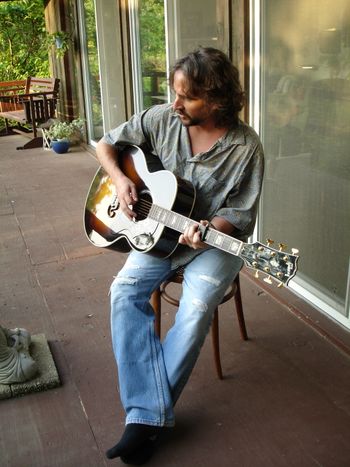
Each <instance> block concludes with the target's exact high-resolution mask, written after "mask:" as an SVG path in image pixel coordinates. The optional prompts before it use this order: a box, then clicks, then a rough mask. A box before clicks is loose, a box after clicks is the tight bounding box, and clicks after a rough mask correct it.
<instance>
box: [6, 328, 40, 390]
mask: <svg viewBox="0 0 350 467" xmlns="http://www.w3.org/2000/svg"><path fill="white" fill-rule="evenodd" d="M30 342H31V337H30V334H29V332H28V331H26V330H25V329H22V328H16V329H6V328H3V327H2V326H0V384H13V383H24V382H25V381H28V380H30V379H32V378H33V377H34V376H35V375H36V373H37V372H38V366H37V364H36V362H35V361H34V360H33V359H32V357H31V356H30V353H29V346H30Z"/></svg>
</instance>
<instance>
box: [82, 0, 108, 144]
mask: <svg viewBox="0 0 350 467" xmlns="http://www.w3.org/2000/svg"><path fill="white" fill-rule="evenodd" d="M94 7H95V18H96V4H95V2H94ZM77 12H78V25H79V36H80V45H81V47H80V56H81V62H82V70H83V72H82V78H83V89H84V102H85V116H86V122H87V137H88V144H90V145H91V146H93V147H96V145H97V141H95V140H93V139H92V138H91V135H92V134H93V121H92V114H91V109H92V100H91V95H92V93H91V89H90V80H89V77H88V70H89V60H88V56H87V49H86V46H85V44H86V31H85V20H84V18H85V12H84V1H83V0H78V2H77ZM96 29H97V24H96ZM96 32H97V31H96ZM97 52H98V51H97ZM102 104H103V99H102ZM102 121H103V126H104V124H105V123H104V112H103V107H102Z"/></svg>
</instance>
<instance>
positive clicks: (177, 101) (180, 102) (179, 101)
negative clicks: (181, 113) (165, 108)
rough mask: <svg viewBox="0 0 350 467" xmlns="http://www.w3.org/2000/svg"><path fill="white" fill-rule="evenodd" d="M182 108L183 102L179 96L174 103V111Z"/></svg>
mask: <svg viewBox="0 0 350 467" xmlns="http://www.w3.org/2000/svg"><path fill="white" fill-rule="evenodd" d="M181 107H182V101H181V99H180V98H179V97H178V96H176V97H175V99H174V102H173V109H174V110H177V109H180V108H181Z"/></svg>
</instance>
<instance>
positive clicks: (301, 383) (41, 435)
mask: <svg viewBox="0 0 350 467" xmlns="http://www.w3.org/2000/svg"><path fill="white" fill-rule="evenodd" d="M23 141H24V138H23V137H21V136H19V135H14V136H9V137H2V138H1V139H0V226H1V229H0V235H1V236H0V239H1V242H0V247H1V256H0V284H1V286H0V323H1V324H2V325H3V326H5V327H8V328H11V327H25V328H27V329H28V330H29V331H30V332H31V333H33V334H36V333H45V335H46V338H47V339H48V341H49V344H50V347H51V350H52V353H53V356H54V359H55V362H56V366H57V369H58V371H59V374H60V377H61V380H62V383H63V384H62V386H61V387H59V388H56V389H52V390H48V391H45V392H40V393H36V394H30V395H26V396H24V397H20V398H16V399H7V400H3V401H0V414H1V415H0V466H1V467H19V466H23V467H53V466H55V467H77V466H84V467H99V466H108V465H116V466H117V465H122V463H121V461H120V460H118V459H117V460H114V461H108V460H107V459H106V458H105V456H104V452H105V450H106V449H107V448H109V447H110V446H111V445H113V444H114V443H115V442H116V441H117V440H118V438H119V436H120V434H121V433H122V431H123V424H124V420H123V418H124V417H123V411H122V408H121V405H120V402H119V397H118V391H117V380H116V369H115V363H114V359H113V355H112V349H111V341H110V334H109V304H108V288H109V284H110V282H111V280H112V277H113V275H115V273H116V271H117V270H118V269H119V267H120V266H121V265H122V263H123V262H124V256H123V255H122V254H118V253H114V252H109V251H107V250H99V249H96V248H94V247H93V246H91V245H90V244H89V243H88V242H87V240H86V239H85V238H84V234H83V230H82V210H83V205H84V201H85V195H86V192H87V189H88V185H89V183H90V181H91V179H92V176H93V174H94V173H95V170H96V169H97V162H96V160H95V159H94V157H93V156H92V155H91V154H89V153H88V152H84V151H79V150H74V151H73V152H71V153H68V154H64V155H56V154H54V153H52V152H50V151H44V150H41V149H28V150H27V151H16V146H18V145H19V144H22V142H23ZM242 293H243V306H244V310H245V317H246V322H247V328H248V334H249V336H250V340H249V341H247V342H243V341H241V339H240V335H239V330H238V326H237V323H236V316H235V313H233V312H232V310H231V309H230V306H231V304H230V303H228V304H225V305H224V306H223V307H222V308H221V311H220V331H221V347H222V364H223V371H224V375H225V379H224V380H223V381H219V380H218V379H217V378H216V374H215V370H214V362H213V358H212V357H213V356H212V351H211V342H210V339H208V340H207V342H206V343H205V345H204V348H203V351H202V353H201V356H200V358H199V361H198V363H197V365H196V367H195V369H194V372H193V374H192V376H191V379H190V381H189V384H188V385H187V387H186V388H185V391H184V393H183V396H182V398H181V399H180V400H179V402H178V404H177V407H176V416H177V425H176V427H175V428H174V429H171V430H169V433H168V435H167V437H166V438H165V439H164V440H163V444H162V445H161V446H160V447H159V449H158V450H157V452H156V454H155V456H154V457H153V459H152V460H151V461H150V462H149V464H148V465H150V466H154V467H164V466H167V467H177V466H179V467H180V466H181V467H190V466H191V467H192V466H198V467H199V466H200V467H207V466H208V467H209V466H210V467H212V466H213V465H216V466H220V467H226V466H227V467H235V466H237V467H294V466H295V467H312V466H315V467H316V466H317V467H320V466H323V467H346V466H348V465H350V443H349V430H350V359H349V354H347V352H348V351H349V349H350V337H349V333H348V332H347V331H344V330H342V329H340V328H339V326H337V325H335V324H334V323H332V322H331V321H330V320H328V319H327V318H325V317H322V316H321V315H320V314H319V313H317V312H315V310H313V309H312V308H311V307H310V306H308V305H306V304H305V303H303V301H302V300H301V299H298V298H296V297H295V296H294V295H292V294H291V293H288V292H284V294H282V295H278V294H277V292H276V291H275V290H274V294H277V295H271V294H270V293H269V291H268V290H267V289H265V288H263V286H262V284H261V283H259V282H256V281H255V280H254V279H252V278H251V276H250V275H248V274H243V275H242ZM296 313H297V314H296ZM173 316H174V309H173V307H172V306H170V305H166V304H164V303H163V326H165V327H166V326H168V325H169V323H170V322H171V320H172V319H173ZM309 323H313V324H315V325H316V324H317V326H318V329H317V330H315V328H314V327H311V326H310V325H309ZM334 344H337V345H338V347H337V346H336V345H334Z"/></svg>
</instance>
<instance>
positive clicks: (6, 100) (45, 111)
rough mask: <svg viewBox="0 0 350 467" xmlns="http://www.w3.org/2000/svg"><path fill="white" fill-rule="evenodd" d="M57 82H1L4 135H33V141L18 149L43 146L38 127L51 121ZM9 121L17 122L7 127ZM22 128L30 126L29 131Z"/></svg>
mask: <svg viewBox="0 0 350 467" xmlns="http://www.w3.org/2000/svg"><path fill="white" fill-rule="evenodd" d="M59 82H60V80H59V79H57V78H36V77H30V78H28V79H27V80H25V81H23V80H19V81H18V82H16V81H7V82H6V81H3V82H0V117H3V118H4V119H5V125H6V133H5V134H12V133H13V132H19V133H24V134H26V133H32V134H33V139H32V140H31V141H29V142H28V143H27V144H25V145H24V146H22V147H20V148H17V149H27V148H35V147H40V146H42V137H39V136H38V125H40V124H43V123H46V122H47V121H48V120H49V119H50V118H54V116H55V112H56V106H57V100H58V91H59ZM9 121H14V122H17V123H16V126H10V125H9ZM23 125H29V126H30V127H31V130H28V129H27V128H25V127H24V126H23Z"/></svg>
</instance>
